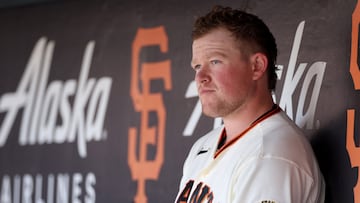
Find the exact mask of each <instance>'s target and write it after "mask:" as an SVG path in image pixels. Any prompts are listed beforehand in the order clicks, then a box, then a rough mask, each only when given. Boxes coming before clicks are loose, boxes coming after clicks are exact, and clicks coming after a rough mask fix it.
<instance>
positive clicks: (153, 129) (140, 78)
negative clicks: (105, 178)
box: [128, 27, 172, 203]
mask: <svg viewBox="0 0 360 203" xmlns="http://www.w3.org/2000/svg"><path fill="white" fill-rule="evenodd" d="M146 46H159V48H160V51H161V52H163V53H166V52H167V51H168V39H167V36H166V33H165V30H164V28H163V27H156V28H150V29H139V30H138V32H137V34H136V37H135V40H134V42H133V45H132V69H131V87H130V94H131V98H132V101H133V105H134V108H135V111H136V112H139V113H140V115H141V118H140V119H141V123H140V129H137V128H135V127H131V128H130V129H129V148H128V150H129V151H128V164H129V167H130V169H131V177H132V179H133V180H136V181H137V182H138V185H137V193H136V196H135V203H146V202H147V197H146V194H145V182H146V180H149V179H151V180H157V179H158V177H159V173H160V169H161V166H162V164H163V161H164V139H165V121H166V109H165V107H164V103H163V97H162V94H161V93H151V92H150V89H151V88H150V86H151V85H150V83H151V81H152V80H163V81H164V87H165V89H166V90H171V88H172V87H171V74H170V73H171V71H170V69H171V67H170V60H164V61H161V62H151V63H150V62H148V63H142V64H140V63H139V59H140V51H141V49H142V48H143V47H146ZM139 84H142V87H141V88H140V87H139ZM141 90H142V91H141ZM151 113H152V114H151ZM154 113H155V114H154ZM150 114H151V115H156V117H157V118H156V120H157V126H149V123H150V122H149V121H150ZM148 145H153V146H156V154H155V156H154V159H153V160H148V159H147V158H148V157H149V156H148V155H147V152H148V150H147V147H148Z"/></svg>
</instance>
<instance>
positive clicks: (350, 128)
mask: <svg viewBox="0 0 360 203" xmlns="http://www.w3.org/2000/svg"><path fill="white" fill-rule="evenodd" d="M359 25H360V4H359V2H357V5H356V8H355V10H354V12H353V14H352V31H351V56H350V73H351V76H352V80H353V83H354V89H355V90H359V89H360V70H359V64H358V60H359V59H358V54H359ZM354 128H355V110H354V109H348V111H347V129H346V149H347V151H348V154H349V157H350V163H351V167H353V168H354V167H358V177H357V183H356V185H355V187H354V202H360V169H359V167H360V147H357V145H356V144H355V141H354V138H355V133H354V132H355V129H354Z"/></svg>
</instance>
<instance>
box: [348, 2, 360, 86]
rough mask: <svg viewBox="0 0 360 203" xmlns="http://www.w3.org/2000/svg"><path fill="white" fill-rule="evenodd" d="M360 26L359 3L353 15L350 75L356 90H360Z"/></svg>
mask: <svg viewBox="0 0 360 203" xmlns="http://www.w3.org/2000/svg"><path fill="white" fill-rule="evenodd" d="M359 24H360V4H359V2H358V3H357V5H356V8H355V10H354V12H353V14H352V29H351V55H350V73H351V76H352V79H353V83H354V87H355V89H356V90H359V89H360V70H359V64H358V55H359Z"/></svg>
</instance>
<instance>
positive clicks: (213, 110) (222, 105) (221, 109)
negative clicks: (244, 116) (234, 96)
mask: <svg viewBox="0 0 360 203" xmlns="http://www.w3.org/2000/svg"><path fill="white" fill-rule="evenodd" d="M209 100H210V101H209ZM200 101H201V105H202V112H203V114H204V115H206V116H209V117H212V118H217V117H221V118H224V117H226V116H227V115H230V114H231V113H233V112H235V111H237V109H239V108H241V106H242V104H243V103H244V101H243V100H236V101H233V102H228V101H226V100H225V99H223V98H219V97H217V98H214V99H208V100H207V101H204V99H201V98H200Z"/></svg>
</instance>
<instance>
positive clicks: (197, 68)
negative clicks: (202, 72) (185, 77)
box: [193, 65, 201, 71]
mask: <svg viewBox="0 0 360 203" xmlns="http://www.w3.org/2000/svg"><path fill="white" fill-rule="evenodd" d="M200 68H201V66H200V65H195V66H194V67H193V69H194V70H195V71H197V70H199V69H200Z"/></svg>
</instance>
